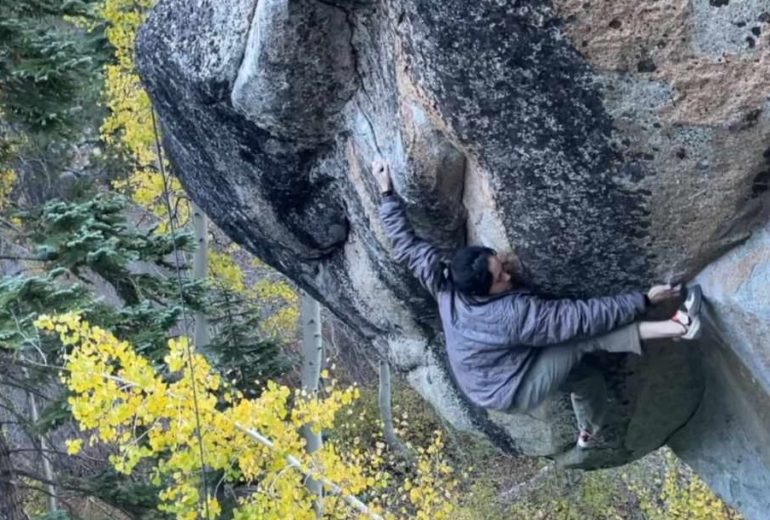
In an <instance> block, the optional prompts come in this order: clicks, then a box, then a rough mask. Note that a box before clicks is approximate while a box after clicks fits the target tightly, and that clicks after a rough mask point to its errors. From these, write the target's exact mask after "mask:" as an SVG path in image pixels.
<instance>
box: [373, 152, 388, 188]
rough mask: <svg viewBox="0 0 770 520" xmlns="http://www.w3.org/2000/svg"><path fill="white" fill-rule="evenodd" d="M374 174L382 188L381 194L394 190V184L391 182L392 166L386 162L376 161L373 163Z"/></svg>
mask: <svg viewBox="0 0 770 520" xmlns="http://www.w3.org/2000/svg"><path fill="white" fill-rule="evenodd" d="M372 174H373V175H374V179H375V180H376V181H377V185H378V186H379V188H380V193H385V192H386V191H390V190H391V189H393V183H392V182H391V180H390V166H389V165H388V163H386V162H385V161H384V160H382V159H375V160H374V162H373V163H372Z"/></svg>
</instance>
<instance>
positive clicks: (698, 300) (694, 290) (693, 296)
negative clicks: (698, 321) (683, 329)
mask: <svg viewBox="0 0 770 520" xmlns="http://www.w3.org/2000/svg"><path fill="white" fill-rule="evenodd" d="M702 302H703V290H702V289H701V288H700V285H693V286H692V287H688V288H687V298H686V299H685V300H684V308H685V309H686V311H687V314H689V315H690V316H692V317H696V316H698V314H700V308H701V304H702Z"/></svg>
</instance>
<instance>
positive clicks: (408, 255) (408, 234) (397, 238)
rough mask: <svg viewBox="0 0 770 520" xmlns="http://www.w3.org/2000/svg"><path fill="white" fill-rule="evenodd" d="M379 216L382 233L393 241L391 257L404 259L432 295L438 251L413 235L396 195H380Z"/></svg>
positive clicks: (434, 293) (436, 273)
mask: <svg viewBox="0 0 770 520" xmlns="http://www.w3.org/2000/svg"><path fill="white" fill-rule="evenodd" d="M380 219H381V220H382V224H383V227H384V228H385V233H386V234H387V235H388V238H390V240H391V242H393V258H394V259H395V260H396V261H397V262H405V263H406V265H407V266H408V267H409V270H410V271H411V272H412V274H414V276H416V277H417V279H418V280H420V283H422V285H423V286H424V287H425V288H426V289H428V291H430V293H431V294H432V295H433V296H434V297H435V296H436V293H437V290H438V289H437V282H438V280H437V278H438V264H439V263H440V262H441V259H442V255H441V252H440V251H439V250H438V248H436V247H434V246H433V245H431V244H429V243H428V242H426V241H425V240H422V239H420V238H418V237H417V236H416V235H415V234H414V230H413V229H412V225H411V224H410V223H409V220H408V219H407V216H406V209H405V208H404V205H403V204H402V202H401V200H400V199H399V198H398V197H397V196H396V195H388V196H385V197H383V198H382V202H381V203H380Z"/></svg>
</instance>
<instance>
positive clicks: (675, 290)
mask: <svg viewBox="0 0 770 520" xmlns="http://www.w3.org/2000/svg"><path fill="white" fill-rule="evenodd" d="M681 294H682V284H677V285H673V286H672V285H671V284H666V285H653V286H652V288H651V289H650V290H649V291H647V298H649V300H650V303H651V304H653V305H655V304H656V303H661V302H664V301H666V300H672V299H674V298H679V296H680V295H681Z"/></svg>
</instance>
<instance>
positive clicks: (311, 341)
mask: <svg viewBox="0 0 770 520" xmlns="http://www.w3.org/2000/svg"><path fill="white" fill-rule="evenodd" d="M300 322H301V324H302V389H303V390H304V391H305V392H307V395H308V398H309V399H314V398H315V396H316V394H317V392H318V383H319V380H320V378H321V366H322V364H323V342H322V338H321V305H320V304H319V303H318V302H317V301H316V300H314V299H313V297H312V296H310V295H309V294H307V293H305V292H304V291H303V292H302V299H301V303H300ZM302 435H303V437H304V438H305V441H306V442H307V452H308V453H313V452H314V451H316V450H318V449H320V448H321V444H322V440H321V432H313V431H312V425H310V424H306V425H305V426H303V428H302ZM306 486H307V488H308V489H309V490H310V492H311V493H313V494H315V495H317V496H318V500H317V501H316V504H315V510H316V516H317V517H318V518H321V517H322V516H323V487H322V485H321V482H318V481H316V480H313V479H311V478H308V479H307V481H306Z"/></svg>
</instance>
